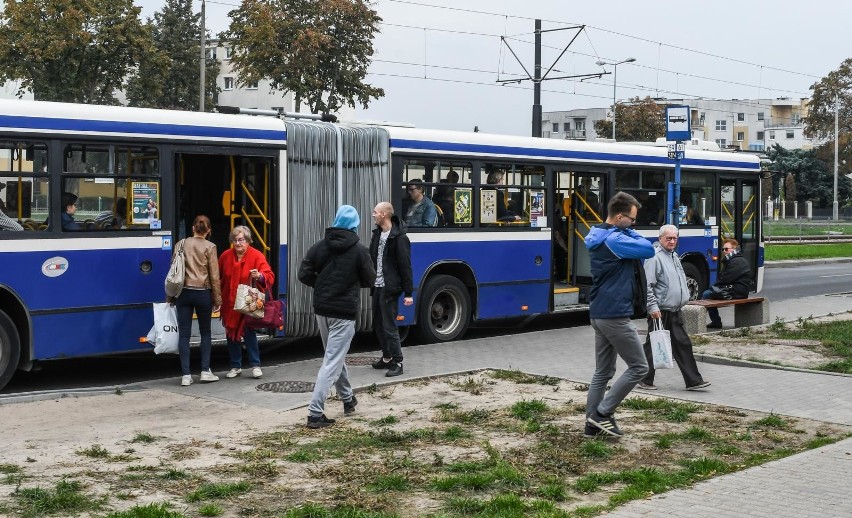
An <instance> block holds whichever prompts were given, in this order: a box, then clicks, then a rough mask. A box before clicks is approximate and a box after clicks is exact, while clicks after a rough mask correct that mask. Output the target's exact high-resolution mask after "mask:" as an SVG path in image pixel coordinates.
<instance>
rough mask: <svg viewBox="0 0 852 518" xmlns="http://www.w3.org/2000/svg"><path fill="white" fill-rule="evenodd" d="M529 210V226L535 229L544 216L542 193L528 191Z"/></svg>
mask: <svg viewBox="0 0 852 518" xmlns="http://www.w3.org/2000/svg"><path fill="white" fill-rule="evenodd" d="M529 208H530V225H531V226H533V227H537V226H538V222H539V221H540V220H541V217H542V216H544V191H530V199H529ZM546 225H547V224H546V222H545V226H546Z"/></svg>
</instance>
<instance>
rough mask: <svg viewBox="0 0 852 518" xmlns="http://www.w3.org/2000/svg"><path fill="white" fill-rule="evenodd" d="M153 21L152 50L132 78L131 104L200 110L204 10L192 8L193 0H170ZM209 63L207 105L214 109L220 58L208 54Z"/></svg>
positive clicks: (128, 90) (207, 65)
mask: <svg viewBox="0 0 852 518" xmlns="http://www.w3.org/2000/svg"><path fill="white" fill-rule="evenodd" d="M149 24H150V26H151V36H152V38H153V39H152V43H151V49H152V50H151V51H150V52H148V53H146V54H145V55H144V56H142V60H141V62H140V63H139V69H138V71H137V72H136V73H135V74H134V75H133V76H132V77H131V78H130V80H129V81H128V85H127V100H128V104H130V106H140V107H144V108H167V109H172V110H197V109H198V88H199V70H198V68H199V67H198V64H199V59H200V57H201V51H200V47H199V44H200V42H199V39H200V32H201V14H200V13H198V14H196V13H194V12H193V11H192V0H167V1H166V4H165V5H164V6H163V9H162V11H158V12H156V13H154V20H153V21H149ZM206 67H207V68H206V70H205V74H204V78H205V92H206V95H205V101H204V107H205V109H206V110H207V111H212V110H213V108H214V103H215V97H216V92H217V88H216V76H217V75H218V73H219V62H218V61H217V60H216V59H214V58H208V59H207V61H206Z"/></svg>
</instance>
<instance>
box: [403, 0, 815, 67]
mask: <svg viewBox="0 0 852 518" xmlns="http://www.w3.org/2000/svg"><path fill="white" fill-rule="evenodd" d="M387 1H388V2H392V3H398V4H408V5H416V6H420V7H429V8H432V9H447V10H451V11H458V12H464V13H471V14H480V15H487V16H499V17H506V18H515V19H518V20H535V19H538V18H533V17H530V16H518V15H512V14H505V13H502V14H501V13H494V12H488V11H478V10H474V9H463V8H461V7H448V6H444V5H433V4H427V3H423V2H414V1H411V0H387ZM542 21H546V22H548V23H555V24H560V25H577V24H578V23H579V22H576V23H575V22H565V21H562V20H547V19H542ZM586 27H589V28H592V29H596V30H599V31H601V32H605V33H609V34H614V35H616V36H621V37H623V38H630V39H634V40H638V41H642V42H645V43H653V44H655V45H661V46H665V47H668V48H672V49H675V50H681V51H684V52H691V53H694V54H698V55H702V56H707V57H712V58H715V59H721V60H724V61H731V62H733V63H739V64H742V65H749V66H754V67H761V68H765V69H767V70H774V71H776V72H783V73H786V74H793V75H799V76H803V77H809V78H812V79H822V78H821V77H820V76H814V75H812V74H806V73H804V72H798V71H795V70H786V69H783V68H778V67H772V66H769V65H762V64H760V63H752V62H750V61H745V60H742V59H736V58H731V57H728V56H721V55H719V54H713V53H711V52H705V51H702V50H695V49H690V48H687V47H681V46H678V45H672V44H670V43H665V42H662V41H657V40H652V39H649V38H643V37H641V36H633V35H632V34H626V33H623V32H618V31H613V30H610V29H604V28H603V27H596V26H594V25H588V24H586Z"/></svg>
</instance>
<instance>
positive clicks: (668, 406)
mask: <svg viewBox="0 0 852 518" xmlns="http://www.w3.org/2000/svg"><path fill="white" fill-rule="evenodd" d="M623 406H624V407H625V408H629V409H631V410H646V411H650V412H651V413H652V414H654V415H658V416H660V417H662V418H663V419H665V420H667V421H671V422H674V423H683V422H685V421H688V420H689V415H690V414H693V413H695V412H698V410H699V409H700V407H699V406H698V405H696V404H693V403H683V402H680V401H670V400H668V399H648V398H643V397H634V398H630V399H626V400H625V401H624V403H623Z"/></svg>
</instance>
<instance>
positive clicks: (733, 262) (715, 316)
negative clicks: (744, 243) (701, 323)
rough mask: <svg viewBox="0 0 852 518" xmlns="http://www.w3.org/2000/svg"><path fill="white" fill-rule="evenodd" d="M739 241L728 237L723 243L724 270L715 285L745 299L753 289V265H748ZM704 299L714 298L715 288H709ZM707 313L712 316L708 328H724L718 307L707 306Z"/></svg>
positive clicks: (732, 295) (703, 296)
mask: <svg viewBox="0 0 852 518" xmlns="http://www.w3.org/2000/svg"><path fill="white" fill-rule="evenodd" d="M739 246H740V244H739V242H738V241H737V240H736V239H726V240H725V241H724V242H723V243H722V250H721V251H722V261H721V262H722V272H721V273H720V274H719V275H718V276H717V277H716V283H715V284H714V285H713V286H718V287H719V288H722V289H728V287H730V288H729V289H728V290H729V291H730V293H731V297H726V298H734V299H744V298H747V297H748V292H749V291H751V267H750V266H749V265H748V259H746V258H745V256H744V255H743V254H742V253H741V252H740V249H739ZM701 298H702V299H712V298H714V297H713V290H712V289H710V290H707V291H705V292H704V294H703V295H702V297H701ZM707 314H708V315H709V316H710V323H709V324H707V328H708V329H722V318H721V317H720V316H719V309H718V308H707Z"/></svg>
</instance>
